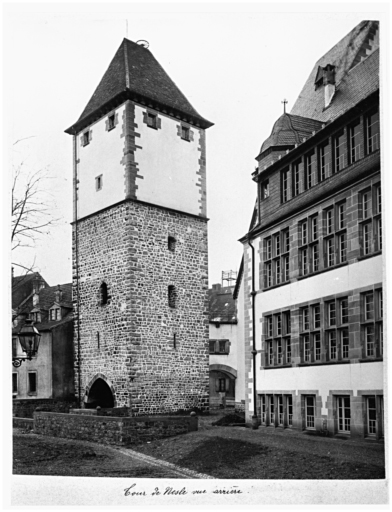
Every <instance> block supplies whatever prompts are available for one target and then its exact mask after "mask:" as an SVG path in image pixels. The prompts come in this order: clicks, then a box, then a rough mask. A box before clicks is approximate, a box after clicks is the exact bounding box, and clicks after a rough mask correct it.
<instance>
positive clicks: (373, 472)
mask: <svg viewBox="0 0 392 512" xmlns="http://www.w3.org/2000/svg"><path fill="white" fill-rule="evenodd" d="M216 419H217V417H213V416H210V417H200V418H199V430H198V431H197V432H189V433H188V434H184V435H179V436H175V437H171V438H166V439H160V440H157V441H152V442H150V443H145V444H141V445H137V446H132V447H130V448H120V447H106V446H103V445H98V444H95V443H88V442H85V441H73V440H67V439H60V438H53V437H45V436H38V435H36V434H21V433H19V434H18V433H16V435H15V437H14V473H15V474H35V475H59V476H67V475H68V476H98V477H99V476H107V477H133V478H226V479H229V478H230V479H231V478H234V479H248V478H249V479H346V480H351V479H383V478H385V455H384V445H383V443H380V442H356V441H351V440H343V439H337V438H324V437H320V436H308V435H306V434H304V433H303V432H298V431H289V430H285V431H281V430H279V429H274V428H259V429H258V430H252V429H249V428H244V427H221V426H220V427H218V426H213V425H212V422H213V421H216Z"/></svg>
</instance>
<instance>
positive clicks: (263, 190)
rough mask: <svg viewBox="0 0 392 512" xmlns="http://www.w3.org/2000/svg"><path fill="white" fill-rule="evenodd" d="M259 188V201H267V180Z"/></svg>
mask: <svg viewBox="0 0 392 512" xmlns="http://www.w3.org/2000/svg"><path fill="white" fill-rule="evenodd" d="M260 188H261V199H267V197H269V180H265V181H263V183H261V185H260Z"/></svg>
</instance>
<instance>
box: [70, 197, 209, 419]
mask: <svg viewBox="0 0 392 512" xmlns="http://www.w3.org/2000/svg"><path fill="white" fill-rule="evenodd" d="M168 236H171V237H174V238H175V240H176V242H175V250H174V251H171V250H169V248H168ZM74 237H75V226H74ZM78 241H79V290H80V336H81V394H82V395H83V394H84V392H85V389H86V387H87V386H88V385H89V383H90V382H91V381H92V380H93V378H94V377H95V376H96V375H97V374H103V375H104V376H105V378H106V379H107V381H108V384H109V385H110V386H112V388H113V390H114V398H115V403H114V406H115V407H123V406H130V407H131V410H132V413H133V414H136V415H141V414H158V413H160V414H162V413H167V412H174V411H177V410H179V409H185V410H188V409H191V408H195V407H197V408H199V409H202V410H206V409H208V357H209V356H208V314H207V313H208V300H207V290H208V282H207V278H208V268H207V263H208V262H207V224H206V221H205V220H204V219H199V218H197V217H191V216H188V215H185V214H181V213H176V212H173V211H170V210H166V209H163V208H159V207H155V206H148V205H146V204H142V203H137V202H136V201H132V200H129V201H126V202H124V203H122V204H120V205H117V206H114V207H112V208H110V209H107V210H104V211H102V212H99V213H97V214H95V215H93V216H91V217H89V218H86V219H84V220H81V221H79V222H78ZM74 248H75V244H74ZM74 258H75V251H74ZM75 264H76V262H75V261H74V274H75V276H74V300H75V299H76V273H75V270H76V267H75ZM103 281H104V282H105V283H106V284H107V286H108V294H109V303H108V304H107V305H105V306H102V305H100V295H99V287H100V284H101V283H102V282H103ZM169 285H172V286H174V287H175V290H176V296H177V297H176V307H175V308H171V307H169V304H168V286H169ZM75 310H76V313H77V308H76V304H75ZM77 328H78V322H77V321H75V340H77ZM98 332H99V337H98V335H97V333H98ZM174 334H175V342H174ZM75 345H76V346H75V351H76V354H77V342H76V341H75ZM75 373H76V388H77V381H78V375H77V368H76V372H75ZM132 379H133V381H132Z"/></svg>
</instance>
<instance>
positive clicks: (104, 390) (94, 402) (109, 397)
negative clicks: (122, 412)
mask: <svg viewBox="0 0 392 512" xmlns="http://www.w3.org/2000/svg"><path fill="white" fill-rule="evenodd" d="M86 398H87V400H86V401H85V404H84V405H85V408H86V409H95V408H96V407H98V406H99V407H102V408H109V407H114V397H113V393H112V390H111V389H110V387H109V386H108V384H107V383H106V382H105V381H104V380H103V379H101V378H98V379H96V380H95V381H94V383H93V384H92V386H91V387H90V389H89V391H88V394H87V397H86Z"/></svg>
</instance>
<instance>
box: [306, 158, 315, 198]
mask: <svg viewBox="0 0 392 512" xmlns="http://www.w3.org/2000/svg"><path fill="white" fill-rule="evenodd" d="M314 185H316V161H315V154H314V151H312V152H311V153H308V154H307V155H306V156H305V188H306V189H308V188H311V187H314Z"/></svg>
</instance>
